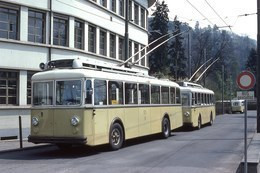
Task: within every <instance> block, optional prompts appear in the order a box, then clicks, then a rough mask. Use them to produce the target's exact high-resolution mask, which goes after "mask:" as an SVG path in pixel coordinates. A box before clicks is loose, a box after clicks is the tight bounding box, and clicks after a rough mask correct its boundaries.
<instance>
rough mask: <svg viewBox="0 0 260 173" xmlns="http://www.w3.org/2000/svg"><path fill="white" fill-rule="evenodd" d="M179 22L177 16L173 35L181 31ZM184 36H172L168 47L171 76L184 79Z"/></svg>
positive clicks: (185, 61) (185, 59) (185, 62)
mask: <svg viewBox="0 0 260 173" xmlns="http://www.w3.org/2000/svg"><path fill="white" fill-rule="evenodd" d="M181 24H182V23H181V22H180V21H179V20H177V16H176V17H175V19H174V32H173V33H174V35H176V34H179V33H180V32H181ZM183 40H184V37H183V36H182V35H178V36H176V37H174V40H173V41H172V43H171V45H170V48H169V66H170V73H171V76H174V78H175V79H176V80H179V79H184V78H186V77H187V73H186V71H187V69H186V64H187V57H186V56H185V49H184V47H183Z"/></svg>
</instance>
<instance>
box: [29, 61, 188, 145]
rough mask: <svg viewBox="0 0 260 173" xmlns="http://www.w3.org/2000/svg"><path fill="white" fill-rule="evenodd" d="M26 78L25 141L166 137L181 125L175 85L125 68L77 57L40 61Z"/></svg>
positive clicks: (118, 142) (97, 142) (120, 141)
mask: <svg viewBox="0 0 260 173" xmlns="http://www.w3.org/2000/svg"><path fill="white" fill-rule="evenodd" d="M41 66H42V68H45V70H44V71H42V72H39V73H36V74H35V75H33V77H32V85H33V89H32V90H33V93H32V110H31V133H30V135H29V137H28V141H29V142H33V143H52V144H57V145H58V146H59V147H65V146H70V145H74V144H83V145H89V146H96V145H101V144H109V145H110V147H111V149H112V150H116V149H119V148H121V147H122V145H123V143H124V141H125V140H127V139H131V138H137V137H141V136H145V135H151V134H157V133H158V134H161V136H162V137H163V138H168V137H169V136H170V133H171V130H173V129H176V128H178V127H181V126H182V125H183V119H182V118H183V117H182V107H181V98H180V88H179V85H178V84H177V83H175V82H171V81H169V80H159V79H157V78H154V77H151V76H148V75H144V74H140V73H138V72H135V71H134V70H131V69H128V68H118V67H117V68H116V67H113V68H111V67H107V66H105V65H104V66H98V65H93V64H88V63H85V62H83V61H81V60H78V59H75V60H56V61H50V62H48V63H47V64H45V65H44V64H42V65H41Z"/></svg>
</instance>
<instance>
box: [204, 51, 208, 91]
mask: <svg viewBox="0 0 260 173" xmlns="http://www.w3.org/2000/svg"><path fill="white" fill-rule="evenodd" d="M206 59H207V50H206V48H204V63H206ZM206 68H207V67H206V65H205V66H204V70H206ZM205 76H206V72H205V74H204V78H203V84H204V87H205V85H206V77H205Z"/></svg>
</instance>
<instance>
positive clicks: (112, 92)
mask: <svg viewBox="0 0 260 173" xmlns="http://www.w3.org/2000/svg"><path fill="white" fill-rule="evenodd" d="M108 99H109V104H110V105H118V104H123V83H122V82H115V81H109V82H108Z"/></svg>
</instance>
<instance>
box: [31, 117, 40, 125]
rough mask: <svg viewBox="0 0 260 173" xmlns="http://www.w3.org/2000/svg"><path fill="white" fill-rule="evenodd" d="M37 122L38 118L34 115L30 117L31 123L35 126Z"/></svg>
mask: <svg viewBox="0 0 260 173" xmlns="http://www.w3.org/2000/svg"><path fill="white" fill-rule="evenodd" d="M38 124H39V119H38V118H36V117H32V125H34V126H37V125H38Z"/></svg>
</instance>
